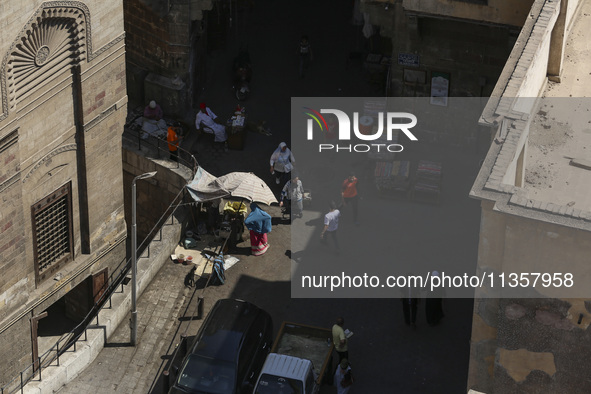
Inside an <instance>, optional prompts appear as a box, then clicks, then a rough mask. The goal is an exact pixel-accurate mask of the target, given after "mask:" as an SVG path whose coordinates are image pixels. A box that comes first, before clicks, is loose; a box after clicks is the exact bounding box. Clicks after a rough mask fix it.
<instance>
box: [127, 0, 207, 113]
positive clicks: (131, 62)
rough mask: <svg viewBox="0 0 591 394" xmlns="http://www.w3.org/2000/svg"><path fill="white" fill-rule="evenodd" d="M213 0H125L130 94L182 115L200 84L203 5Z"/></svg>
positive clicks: (204, 34)
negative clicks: (153, 101) (152, 101)
mask: <svg viewBox="0 0 591 394" xmlns="http://www.w3.org/2000/svg"><path fill="white" fill-rule="evenodd" d="M216 4H217V2H216V0H188V1H187V0H170V1H167V2H163V1H155V0H126V1H124V14H125V32H126V45H127V48H128V50H127V67H128V69H127V75H128V88H129V91H128V93H129V97H130V100H131V101H132V102H134V103H137V104H141V105H146V104H147V103H148V102H149V101H150V100H156V101H157V102H158V103H159V104H160V106H161V107H162V109H163V111H164V113H165V116H170V117H176V118H179V119H182V117H183V116H185V115H186V113H187V112H189V111H190V109H191V106H192V99H193V97H194V96H195V94H197V93H198V92H200V90H201V89H202V88H203V87H204V83H205V82H204V81H205V77H206V75H205V61H206V57H205V53H206V51H207V41H208V40H207V38H208V35H207V32H208V28H207V26H208V19H207V11H208V10H211V9H212V8H213V7H214V6H215V5H216Z"/></svg>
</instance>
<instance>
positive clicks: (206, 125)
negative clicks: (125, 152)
mask: <svg viewBox="0 0 591 394" xmlns="http://www.w3.org/2000/svg"><path fill="white" fill-rule="evenodd" d="M195 127H196V128H197V130H202V131H204V132H206V133H212V134H213V135H214V141H215V142H219V143H225V142H226V140H227V139H228V133H227V132H226V126H225V125H224V124H223V123H222V122H221V121H220V120H219V118H218V117H217V116H216V114H214V113H213V111H212V110H211V109H210V108H209V107H208V106H207V105H206V104H205V103H201V104H200V105H199V112H197V116H196V118H195ZM167 129H168V127H167V125H166V121H165V120H164V119H163V112H162V108H161V107H160V105H158V104H157V103H156V101H154V100H152V101H150V103H149V104H148V105H146V108H144V116H143V122H142V131H143V134H142V137H143V138H148V136H154V137H164V136H166V133H167Z"/></svg>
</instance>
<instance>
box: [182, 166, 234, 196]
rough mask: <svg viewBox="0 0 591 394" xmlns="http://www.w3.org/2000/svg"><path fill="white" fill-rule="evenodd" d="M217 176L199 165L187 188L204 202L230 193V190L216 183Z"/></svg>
mask: <svg viewBox="0 0 591 394" xmlns="http://www.w3.org/2000/svg"><path fill="white" fill-rule="evenodd" d="M216 179H217V178H216V177H215V176H213V175H211V174H210V173H209V172H207V171H205V170H204V169H203V167H199V168H198V169H197V172H196V173H195V177H194V178H193V180H192V181H191V182H190V183H189V184H188V185H187V190H188V191H189V193H190V194H191V196H192V197H193V199H194V200H195V201H198V202H204V201H209V200H215V199H216V198H221V197H226V196H229V195H230V191H229V190H227V189H225V188H224V187H221V186H220V185H217V184H216V183H215V181H216Z"/></svg>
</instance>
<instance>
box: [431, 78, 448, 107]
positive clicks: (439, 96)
mask: <svg viewBox="0 0 591 394" xmlns="http://www.w3.org/2000/svg"><path fill="white" fill-rule="evenodd" d="M448 97H449V73H443V72H439V71H432V72H431V104H433V105H441V106H444V107H447V98H448Z"/></svg>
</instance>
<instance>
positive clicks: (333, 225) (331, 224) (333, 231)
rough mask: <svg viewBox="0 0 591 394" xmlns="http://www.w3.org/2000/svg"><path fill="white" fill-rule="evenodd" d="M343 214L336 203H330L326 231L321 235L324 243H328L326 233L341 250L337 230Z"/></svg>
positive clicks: (325, 221) (325, 225)
mask: <svg viewBox="0 0 591 394" xmlns="http://www.w3.org/2000/svg"><path fill="white" fill-rule="evenodd" d="M340 217H341V212H340V211H339V210H338V209H337V204H336V203H335V202H334V201H331V202H330V212H329V213H327V214H326V215H324V229H323V230H322V233H321V234H320V239H321V241H322V242H323V243H326V233H328V235H330V237H331V238H332V239H333V241H334V244H335V246H336V248H337V252H338V250H339V241H338V240H337V230H338V228H339V218H340Z"/></svg>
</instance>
